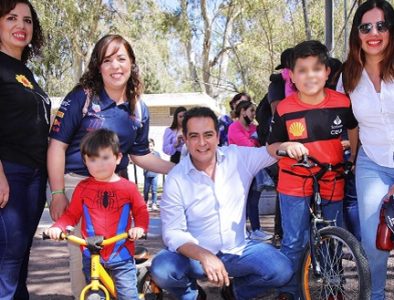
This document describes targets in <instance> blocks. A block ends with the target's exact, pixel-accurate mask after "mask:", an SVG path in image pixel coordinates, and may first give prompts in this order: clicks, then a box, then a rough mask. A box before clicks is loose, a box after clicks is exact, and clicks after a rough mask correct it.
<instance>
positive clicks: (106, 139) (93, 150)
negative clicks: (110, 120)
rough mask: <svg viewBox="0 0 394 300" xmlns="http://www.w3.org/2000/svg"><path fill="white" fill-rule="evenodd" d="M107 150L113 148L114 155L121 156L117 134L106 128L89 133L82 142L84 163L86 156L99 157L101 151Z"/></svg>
mask: <svg viewBox="0 0 394 300" xmlns="http://www.w3.org/2000/svg"><path fill="white" fill-rule="evenodd" d="M105 148H111V150H112V152H113V153H114V155H116V156H118V155H119V153H120V146H119V138H118V136H117V135H116V133H115V132H113V131H111V130H109V129H105V128H101V129H97V130H95V131H92V132H89V133H88V134H87V135H85V137H84V138H83V139H82V142H81V155H82V159H83V161H85V155H87V156H88V157H94V156H99V151H100V150H101V149H105Z"/></svg>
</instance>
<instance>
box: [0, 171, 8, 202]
mask: <svg viewBox="0 0 394 300" xmlns="http://www.w3.org/2000/svg"><path fill="white" fill-rule="evenodd" d="M9 196H10V187H9V185H8V180H7V177H5V174H4V172H3V171H2V170H1V171H0V208H4V207H5V206H6V205H7V203H8V199H9Z"/></svg>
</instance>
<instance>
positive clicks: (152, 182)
mask: <svg viewBox="0 0 394 300" xmlns="http://www.w3.org/2000/svg"><path fill="white" fill-rule="evenodd" d="M149 191H151V193H152V204H157V176H154V177H146V176H145V177H144V200H145V202H146V203H148V200H149Z"/></svg>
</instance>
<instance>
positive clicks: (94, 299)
mask: <svg viewBox="0 0 394 300" xmlns="http://www.w3.org/2000/svg"><path fill="white" fill-rule="evenodd" d="M85 299H86V300H101V295H100V294H99V293H97V292H92V293H89V294H88V295H87V296H86V297H85Z"/></svg>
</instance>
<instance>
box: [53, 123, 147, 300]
mask: <svg viewBox="0 0 394 300" xmlns="http://www.w3.org/2000/svg"><path fill="white" fill-rule="evenodd" d="M81 155H82V159H83V161H84V162H85V164H86V167H87V168H88V170H89V173H90V175H91V177H89V178H87V179H85V180H83V181H81V182H80V183H79V184H78V185H77V187H76V188H75V192H74V194H73V196H72V199H71V203H70V205H69V206H68V208H67V210H66V211H65V213H64V214H63V215H62V216H61V217H60V218H59V219H58V220H57V221H56V223H55V224H53V225H52V226H51V227H50V228H48V229H46V230H45V233H46V234H47V235H49V236H50V237H51V239H54V240H57V239H59V237H60V234H61V233H62V232H66V228H67V226H75V225H76V224H78V222H79V220H80V219H82V226H81V232H82V237H83V238H84V239H86V238H89V237H94V236H100V235H101V236H103V237H104V238H105V239H108V238H110V237H113V236H115V235H117V234H121V233H124V232H127V233H128V234H129V238H128V239H126V240H122V241H119V242H117V243H116V244H112V245H109V246H105V247H103V249H101V250H100V259H101V260H102V261H103V262H104V263H103V265H104V268H105V269H106V270H107V271H108V272H109V274H111V275H110V276H111V277H112V279H113V280H114V284H115V290H116V299H118V300H130V299H132V300H138V299H139V297H138V290H137V271H136V267H135V261H134V258H133V255H134V241H135V240H138V239H139V238H141V237H142V236H143V235H144V234H145V233H146V232H147V231H148V224H149V214H148V211H147V209H146V204H145V203H144V201H143V200H142V198H141V195H140V192H139V191H138V187H137V186H136V185H135V184H134V183H132V182H130V181H128V180H127V179H125V178H122V177H120V176H119V175H117V174H116V173H115V169H116V166H117V165H118V164H119V163H120V161H121V159H122V153H121V152H120V146H119V139H118V137H117V135H116V134H115V133H114V132H113V131H111V130H108V129H98V130H95V131H92V132H90V133H88V134H87V135H86V136H85V137H84V138H83V140H82V142H81ZM82 249H83V270H84V273H85V278H86V282H87V283H90V279H91V278H90V269H91V261H90V260H91V255H90V251H89V250H88V249H86V247H83V248H82Z"/></svg>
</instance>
